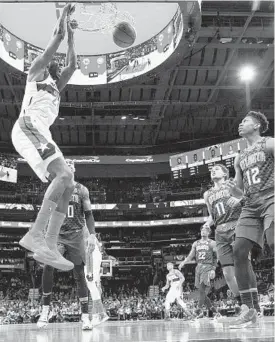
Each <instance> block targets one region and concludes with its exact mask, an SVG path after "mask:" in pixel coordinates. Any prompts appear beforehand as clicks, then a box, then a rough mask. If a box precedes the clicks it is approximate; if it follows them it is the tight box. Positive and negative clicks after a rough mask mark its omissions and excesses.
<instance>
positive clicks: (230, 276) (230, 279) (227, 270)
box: [222, 265, 240, 302]
mask: <svg viewBox="0 0 275 342" xmlns="http://www.w3.org/2000/svg"><path fill="white" fill-rule="evenodd" d="M222 271H223V275H224V279H225V281H226V283H227V285H228V287H229V289H230V291H231V292H232V293H233V295H234V297H235V298H236V299H237V300H238V302H240V298H239V297H240V292H239V288H238V284H237V280H236V277H235V268H234V266H231V265H230V266H223V267H222Z"/></svg>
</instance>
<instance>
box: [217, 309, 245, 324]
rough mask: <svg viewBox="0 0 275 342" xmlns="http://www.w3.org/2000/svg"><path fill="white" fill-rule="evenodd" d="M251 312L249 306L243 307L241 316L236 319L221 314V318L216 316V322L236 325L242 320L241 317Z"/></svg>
mask: <svg viewBox="0 0 275 342" xmlns="http://www.w3.org/2000/svg"><path fill="white" fill-rule="evenodd" d="M248 311H249V308H248V306H247V305H244V304H243V305H242V306H241V310H240V312H239V315H238V316H236V317H228V316H222V315H221V314H219V316H216V317H215V318H214V320H215V321H216V322H217V323H223V324H234V323H235V322H237V321H238V320H239V318H240V316H241V315H244V314H245V313H247V312H248Z"/></svg>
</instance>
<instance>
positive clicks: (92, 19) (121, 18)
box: [72, 2, 135, 34]
mask: <svg viewBox="0 0 275 342" xmlns="http://www.w3.org/2000/svg"><path fill="white" fill-rule="evenodd" d="M72 18H73V19H76V21H77V22H78V29H79V30H81V31H87V32H92V33H97V32H101V33H104V34H108V33H110V32H112V31H113V30H114V27H115V26H116V25H117V24H118V23H121V22H128V23H129V24H131V25H132V26H134V23H135V21H134V18H133V17H132V16H131V14H130V13H129V12H127V11H124V12H121V11H119V10H118V8H117V5H116V4H115V3H110V2H109V3H108V2H107V3H98V2H97V3H77V4H75V12H74V13H73V15H72Z"/></svg>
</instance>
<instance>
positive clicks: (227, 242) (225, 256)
mask: <svg viewBox="0 0 275 342" xmlns="http://www.w3.org/2000/svg"><path fill="white" fill-rule="evenodd" d="M236 226H237V221H231V222H226V223H223V224H220V225H218V226H217V228H216V231H215V241H216V246H217V256H218V259H219V261H220V263H221V266H222V267H225V266H234V259H233V244H234V241H235V229H236Z"/></svg>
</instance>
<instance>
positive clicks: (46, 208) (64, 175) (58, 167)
mask: <svg viewBox="0 0 275 342" xmlns="http://www.w3.org/2000/svg"><path fill="white" fill-rule="evenodd" d="M47 171H48V173H49V174H50V176H51V179H53V181H52V182H51V184H50V185H49V187H48V189H47V191H46V193H45V196H44V199H43V202H42V206H41V208H40V211H39V213H38V215H37V218H36V220H35V223H34V225H33V227H32V229H31V231H30V232H29V235H27V236H25V237H23V239H22V240H21V241H20V242H21V244H22V245H23V246H24V247H25V248H27V249H30V250H32V251H34V252H35V254H34V258H35V259H36V260H37V261H39V262H42V263H45V264H48V265H51V266H53V267H56V268H60V269H63V270H70V269H72V268H73V264H72V263H70V262H69V261H67V260H66V259H64V258H63V257H62V256H61V255H60V254H59V253H57V248H56V244H57V236H58V234H59V231H60V227H61V225H62V223H63V221H64V219H65V212H66V210H67V209H68V204H69V198H70V196H71V194H72V192H73V189H74V181H73V173H72V172H71V171H70V169H69V168H68V166H67V164H66V162H65V159H64V158H63V157H58V158H56V159H54V160H52V161H51V162H50V164H49V165H48V167H47ZM62 196H63V198H62ZM59 202H60V204H59ZM66 206H67V208H66ZM65 208H66V210H65ZM49 220H50V221H51V222H50V225H49V231H48V234H49V236H51V235H54V236H55V240H54V242H53V243H52V244H51V248H52V249H51V250H49V248H47V249H44V248H43V242H42V241H43V231H45V230H46V227H47V225H48V222H49ZM49 241H50V239H49ZM22 242H23V243H22Z"/></svg>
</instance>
